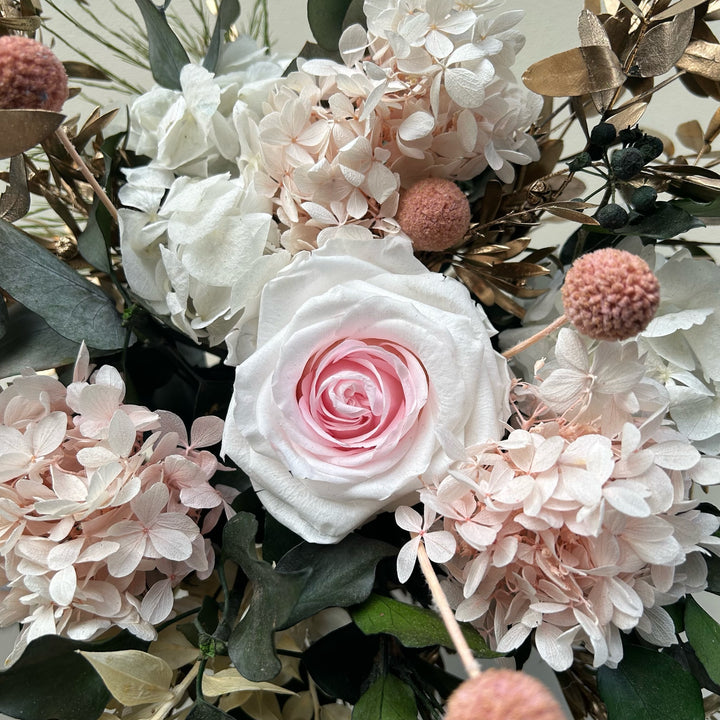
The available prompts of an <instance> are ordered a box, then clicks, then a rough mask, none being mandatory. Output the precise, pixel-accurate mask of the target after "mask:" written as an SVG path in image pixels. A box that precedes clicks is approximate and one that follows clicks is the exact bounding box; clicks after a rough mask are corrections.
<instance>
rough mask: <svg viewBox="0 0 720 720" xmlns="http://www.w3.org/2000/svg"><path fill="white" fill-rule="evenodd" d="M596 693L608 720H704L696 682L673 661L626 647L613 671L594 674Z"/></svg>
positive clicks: (636, 648) (700, 696)
mask: <svg viewBox="0 0 720 720" xmlns="http://www.w3.org/2000/svg"><path fill="white" fill-rule="evenodd" d="M598 691H599V694H600V697H601V698H602V700H603V702H604V703H605V705H606V706H607V709H608V720H679V718H682V720H704V718H705V712H704V710H703V699H702V691H701V690H700V685H699V684H698V682H697V680H696V679H695V678H694V677H693V676H692V675H691V674H690V673H689V672H687V671H686V670H684V669H683V668H682V667H681V666H680V665H679V664H678V663H677V662H675V660H673V659H672V658H670V657H668V656H667V655H664V654H662V653H659V652H655V651H654V650H647V649H645V648H640V647H634V646H627V647H626V648H625V655H624V657H623V659H622V662H621V663H620V664H619V665H618V667H617V669H615V670H613V669H611V668H609V667H607V666H603V667H601V668H600V670H599V671H598Z"/></svg>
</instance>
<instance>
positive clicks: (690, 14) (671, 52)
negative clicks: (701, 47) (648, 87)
mask: <svg viewBox="0 0 720 720" xmlns="http://www.w3.org/2000/svg"><path fill="white" fill-rule="evenodd" d="M694 19H695V11H694V10H686V11H685V12H683V13H680V14H679V15H676V16H675V17H674V18H673V19H672V20H669V21H667V22H663V23H659V24H658V25H655V26H654V27H651V28H650V29H649V30H648V31H647V32H646V33H645V34H644V35H643V36H642V38H641V39H640V41H639V42H638V45H637V51H636V53H635V56H634V58H633V64H632V66H631V67H630V70H629V71H628V75H630V76H635V77H637V76H639V77H656V76H657V75H663V74H664V73H666V72H668V70H670V69H671V68H672V66H673V65H675V63H676V62H677V61H678V60H680V58H681V57H682V55H683V54H684V52H685V48H686V47H687V45H688V43H689V42H690V36H691V34H692V29H693V22H694Z"/></svg>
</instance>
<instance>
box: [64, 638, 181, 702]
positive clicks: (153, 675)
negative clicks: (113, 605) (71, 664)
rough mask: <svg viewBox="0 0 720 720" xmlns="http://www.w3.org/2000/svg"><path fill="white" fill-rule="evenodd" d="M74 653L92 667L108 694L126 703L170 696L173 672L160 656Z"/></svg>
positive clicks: (122, 652) (131, 652)
mask: <svg viewBox="0 0 720 720" xmlns="http://www.w3.org/2000/svg"><path fill="white" fill-rule="evenodd" d="M78 652H79V653H80V654H81V655H82V656H83V657H84V658H85V659H86V660H87V661H88V662H89V663H90V664H91V665H92V666H93V668H95V670H96V671H97V673H98V675H100V677H101V678H102V680H103V682H104V683H105V685H106V687H107V689H108V690H109V691H110V694H111V695H112V696H113V697H114V698H115V699H116V700H117V701H118V702H120V703H122V704H123V705H126V706H133V705H142V704H145V703H154V702H162V701H163V700H166V699H168V698H169V697H170V695H171V693H170V683H171V682H172V676H173V671H172V670H171V669H170V666H169V665H168V664H167V663H166V662H165V661H164V660H162V659H160V658H157V657H155V656H154V655H150V654H149V653H145V652H141V651H140V650H117V651H115V652H85V651H83V650H78Z"/></svg>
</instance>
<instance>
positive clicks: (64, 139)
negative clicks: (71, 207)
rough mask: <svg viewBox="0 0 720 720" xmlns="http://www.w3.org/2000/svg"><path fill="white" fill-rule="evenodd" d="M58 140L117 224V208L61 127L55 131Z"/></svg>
mask: <svg viewBox="0 0 720 720" xmlns="http://www.w3.org/2000/svg"><path fill="white" fill-rule="evenodd" d="M55 135H56V137H57V139H58V140H59V141H60V142H61V143H62V146H63V147H64V148H65V149H66V150H67V152H68V155H70V157H71V158H72V159H73V160H74V161H75V163H76V164H77V166H78V169H79V170H80V172H81V173H82V176H83V177H84V178H85V180H87V181H88V183H89V184H90V187H91V188H92V189H93V190H94V192H95V194H96V195H97V196H98V199H99V200H100V202H101V203H102V204H103V205H104V206H105V207H106V208H107V211H108V212H109V213H110V217H112V219H113V220H114V221H115V222H117V220H118V212H117V210H116V209H115V206H114V205H113V204H112V202H111V201H110V198H109V197H108V196H107V194H106V193H105V191H104V190H103V189H102V188H101V187H100V183H99V182H98V181H97V180H96V179H95V176H94V175H93V174H92V173H91V172H90V168H89V167H88V166H87V165H86V164H85V161H84V160H83V159H82V158H81V157H80V153H78V151H77V150H76V149H75V146H74V145H73V144H72V143H71V142H70V138H69V137H68V136H67V133H66V132H65V128H64V127H60V128H58V129H57V130H56V131H55Z"/></svg>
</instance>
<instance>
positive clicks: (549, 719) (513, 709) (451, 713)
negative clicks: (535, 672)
mask: <svg viewBox="0 0 720 720" xmlns="http://www.w3.org/2000/svg"><path fill="white" fill-rule="evenodd" d="M564 717H565V714H564V713H563V711H562V710H561V708H560V705H559V704H558V703H557V701H556V700H555V698H554V697H553V696H552V695H551V694H550V691H549V690H548V689H547V688H546V687H545V686H544V685H543V684H542V683H541V682H540V681H539V680H536V679H535V678H534V677H531V676H530V675H526V674H525V673H521V672H515V670H508V669H497V670H496V669H490V670H485V671H484V672H482V673H480V675H477V676H475V677H473V678H470V679H469V680H466V681H465V682H463V683H462V684H461V685H459V686H458V688H457V689H456V690H455V692H453V694H452V695H451V696H450V698H449V699H448V703H447V714H446V715H445V720H478V719H479V718H482V720H526V718H532V720H563V718H564Z"/></svg>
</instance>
